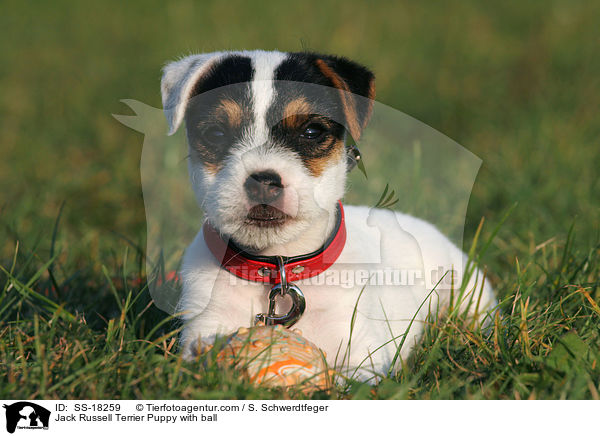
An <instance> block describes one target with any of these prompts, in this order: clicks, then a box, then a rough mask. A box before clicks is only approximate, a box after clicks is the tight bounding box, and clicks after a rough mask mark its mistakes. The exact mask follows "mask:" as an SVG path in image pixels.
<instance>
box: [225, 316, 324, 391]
mask: <svg viewBox="0 0 600 436" xmlns="http://www.w3.org/2000/svg"><path fill="white" fill-rule="evenodd" d="M216 360H217V363H219V364H229V365H230V366H232V367H234V368H236V369H237V370H240V371H241V372H242V374H243V375H244V376H245V377H247V378H249V379H250V381H252V382H253V383H255V384H261V385H263V386H270V387H274V386H278V387H291V386H298V387H300V388H301V389H302V390H303V391H304V392H314V391H317V390H325V389H327V388H329V387H330V385H331V383H330V373H329V371H328V369H327V363H326V362H325V356H324V354H323V352H322V351H321V350H319V348H318V347H317V346H316V345H315V344H313V343H312V342H310V341H308V340H306V339H305V338H303V337H302V336H301V332H300V331H299V330H288V329H285V328H283V327H282V326H281V325H277V326H256V327H252V328H249V329H248V328H245V327H242V328H240V329H238V331H237V332H236V333H234V334H232V335H231V336H229V338H228V339H227V342H226V345H225V346H224V348H223V349H222V350H221V351H219V353H218V354H217V358H216Z"/></svg>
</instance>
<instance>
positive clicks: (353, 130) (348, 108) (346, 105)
mask: <svg viewBox="0 0 600 436" xmlns="http://www.w3.org/2000/svg"><path fill="white" fill-rule="evenodd" d="M315 63H316V65H317V67H318V68H319V70H320V71H321V73H323V75H324V76H325V77H327V78H328V79H329V80H331V83H333V86H335V87H336V88H337V89H339V90H340V98H341V100H342V107H343V109H344V115H345V116H346V122H347V123H348V130H349V131H350V135H352V137H353V138H354V139H355V140H356V141H358V139H359V138H360V134H361V130H362V129H361V126H360V124H359V122H358V114H357V113H356V106H355V104H354V101H353V99H352V94H351V92H350V88H348V85H347V84H346V82H345V81H344V80H343V79H342V78H341V77H340V76H339V75H338V74H337V73H336V72H335V71H333V70H332V69H331V68H330V67H329V66H328V65H327V64H326V63H325V61H323V60H322V59H317V60H316V61H315Z"/></svg>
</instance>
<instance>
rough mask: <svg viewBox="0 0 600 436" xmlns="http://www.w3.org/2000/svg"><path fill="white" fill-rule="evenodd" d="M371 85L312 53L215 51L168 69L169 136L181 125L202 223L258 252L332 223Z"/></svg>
mask: <svg viewBox="0 0 600 436" xmlns="http://www.w3.org/2000/svg"><path fill="white" fill-rule="evenodd" d="M373 79H374V78H373V74H372V73H371V72H370V71H368V70H367V69H366V68H364V67H362V66H360V65H358V64H356V63H354V62H352V61H349V60H347V59H344V58H339V57H333V56H322V55H317V54H313V53H280V52H264V51H253V52H217V53H209V54H202V55H194V56H188V57H186V58H183V59H181V60H179V61H176V62H173V63H170V64H168V65H167V66H166V67H165V68H164V74H163V78H162V83H161V89H162V98H163V106H164V108H165V113H166V116H167V119H168V121H169V127H170V133H173V132H175V131H176V130H177V128H178V127H179V125H180V124H181V123H182V122H183V121H185V126H186V131H187V137H188V143H189V172H190V179H191V183H192V187H193V189H194V192H195V195H196V197H197V199H198V202H199V203H200V205H201V206H202V207H203V209H204V211H205V213H206V216H207V218H208V220H209V221H210V222H211V224H212V225H214V226H215V227H216V228H217V229H219V230H220V231H221V232H222V233H223V234H225V235H229V236H230V237H232V238H233V239H234V240H235V241H236V242H237V243H238V244H240V245H242V246H245V247H249V248H252V249H256V250H262V249H264V248H267V247H269V246H273V245H278V244H284V243H286V242H289V241H291V240H293V239H295V238H297V237H298V236H300V235H301V233H302V232H303V231H305V230H306V229H307V228H309V227H310V226H311V225H312V224H313V223H314V222H315V221H316V220H320V219H327V218H328V217H329V216H331V215H332V214H333V213H334V211H335V207H336V202H337V200H339V199H340V198H341V197H342V196H343V193H344V187H345V181H346V170H347V165H348V159H347V155H346V152H345V145H344V141H345V139H346V136H347V135H351V136H352V137H353V139H354V140H358V139H359V137H360V134H361V132H362V129H363V128H364V126H365V124H366V123H367V121H368V118H369V116H370V112H371V108H372V99H373V97H374V85H373Z"/></svg>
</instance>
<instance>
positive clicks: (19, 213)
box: [0, 0, 600, 275]
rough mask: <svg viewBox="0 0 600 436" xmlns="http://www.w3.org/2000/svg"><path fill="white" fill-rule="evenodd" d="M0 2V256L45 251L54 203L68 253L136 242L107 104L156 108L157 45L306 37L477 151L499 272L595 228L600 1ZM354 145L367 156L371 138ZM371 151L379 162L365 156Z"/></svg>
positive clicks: (472, 211) (135, 136) (480, 210)
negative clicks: (370, 74) (543, 246)
mask: <svg viewBox="0 0 600 436" xmlns="http://www.w3.org/2000/svg"><path fill="white" fill-rule="evenodd" d="M0 7H1V10H2V12H1V13H0V28H2V34H3V38H0V55H1V62H0V90H1V92H0V152H1V156H2V159H0V192H1V194H0V207H1V210H0V213H1V216H0V218H1V220H2V224H3V231H2V233H1V234H2V235H3V236H2V237H1V238H2V239H3V240H4V241H2V240H1V239H0V246H1V247H2V257H3V258H4V259H7V258H8V257H9V256H11V255H12V253H13V252H14V246H15V241H16V240H17V239H19V240H21V243H22V244H23V243H26V241H30V243H31V244H33V243H35V242H38V243H39V246H38V247H37V252H38V254H40V256H42V258H43V254H44V250H49V247H50V239H51V235H52V226H53V223H54V221H55V219H56V217H57V215H58V212H59V209H60V206H61V204H62V203H63V202H65V206H64V212H63V215H62V220H61V226H60V233H59V239H60V241H61V243H62V247H65V248H66V250H64V256H73V257H72V260H73V261H75V263H77V262H83V260H81V259H82V258H81V257H79V256H78V255H77V253H81V252H85V253H87V255H86V258H87V257H88V255H89V258H91V259H99V258H100V259H101V258H102V254H101V253H100V252H99V250H102V247H103V246H105V245H106V244H105V242H106V241H109V243H108V245H109V246H110V245H112V244H113V242H114V241H116V240H118V237H116V236H115V234H119V235H123V236H125V237H127V238H129V239H131V240H132V241H135V242H136V243H140V244H141V243H143V239H144V237H145V217H144V206H143V200H142V196H141V188H140V174H139V158H140V152H141V148H142V143H143V136H142V135H141V134H140V133H137V132H135V131H133V130H131V129H129V128H127V127H125V126H123V125H122V124H120V123H119V122H117V121H116V120H115V119H114V118H113V117H112V116H111V114H113V113H117V114H119V113H121V114H123V113H125V114H128V113H131V112H130V111H129V109H127V108H126V107H125V106H124V105H123V104H122V103H120V102H119V100H120V99H123V98H132V99H136V100H139V101H142V102H144V103H147V104H150V105H152V106H155V107H160V95H159V81H160V69H161V67H162V66H163V65H164V63H165V62H166V61H167V60H172V59H174V58H177V57H179V56H182V55H185V54H189V53H195V52H207V51H214V50H224V49H255V48H261V49H278V50H284V51H289V50H302V49H309V50H314V51H318V52H324V53H333V54H338V55H343V56H347V57H349V58H351V59H355V60H357V61H359V62H361V63H364V64H365V65H367V66H369V67H370V68H371V69H372V70H373V71H374V72H375V73H376V75H377V99H378V101H380V102H382V103H385V104H387V105H389V106H392V107H394V108H396V109H398V110H400V111H403V112H405V113H407V114H409V115H411V116H414V117H415V118H417V119H419V120H421V121H423V122H424V123H426V124H428V125H429V126H431V127H433V128H435V129H437V130H439V131H440V132H442V133H444V134H445V135H447V136H449V137H450V138H452V139H454V140H455V141H457V142H458V143H460V144H461V145H463V146H464V147H466V148H467V149H469V150H471V151H472V152H473V153H475V154H476V155H477V156H479V157H480V158H481V159H482V160H483V166H482V169H481V171H480V173H479V176H478V178H477V181H476V184H475V187H474V191H473V194H472V197H471V202H470V204H469V210H468V216H467V235H472V234H473V231H474V229H475V228H476V226H477V224H478V222H479V220H480V219H481V217H485V218H486V219H487V220H490V221H491V222H492V223H497V222H498V221H499V220H500V218H501V216H502V214H503V213H504V212H505V211H506V210H507V209H508V208H509V207H510V205H512V204H513V203H514V202H518V206H517V208H516V210H515V211H514V212H513V214H512V215H511V217H510V218H509V220H508V222H507V224H506V225H505V226H504V227H503V228H502V230H501V232H500V235H499V238H498V239H496V242H495V249H496V251H495V252H494V255H493V256H492V258H491V259H490V261H491V263H492V264H493V266H494V267H495V268H493V269H495V270H496V271H497V272H496V274H497V275H502V274H503V272H502V268H503V266H502V265H501V263H502V260H500V261H499V260H498V259H502V258H503V259H504V260H505V261H506V262H508V263H510V262H513V259H514V256H515V254H518V253H519V252H521V251H528V250H530V249H531V247H535V246H536V245H537V244H540V243H542V242H544V241H546V240H548V239H550V238H553V237H558V238H563V239H564V235H565V234H566V232H567V230H568V228H569V226H570V225H571V223H572V222H573V221H574V220H575V217H578V218H577V220H576V229H577V234H578V235H579V237H578V241H580V243H581V244H584V245H585V244H589V243H590V240H597V236H598V222H599V220H598V218H599V217H600V207H599V203H600V180H599V177H598V168H600V143H599V136H600V118H599V116H598V108H600V74H599V73H600V31H599V26H598V22H599V20H598V19H599V17H600V3H599V2H582V1H573V2H567V1H548V2H531V3H529V2H522V1H508V2H502V4H496V3H494V4H491V3H489V4H487V3H484V2H475V1H457V2H444V3H437V2H435V3H434V2H421V3H408V2H359V1H348V0H347V1H343V2H323V1H303V2H290V1H273V2H259V1H256V2H244V1H227V2H225V1H220V2H217V1H203V2H193V1H177V2H162V1H146V2H141V1H136V2H118V1H112V2H63V1H56V2H38V3H35V4H31V3H26V2H16V1H4V2H2V6H0ZM363 153H364V154H365V155H366V156H367V158H369V154H368V153H369V150H363ZM369 164H370V165H371V166H370V171H371V172H374V171H375V172H376V171H377V170H378V169H377V166H376V165H377V162H376V158H375V159H374V158H372V157H370V158H369ZM384 164H385V163H382V165H384ZM396 188H398V187H396ZM379 192H380V187H377V192H373V197H375V200H376V197H377V194H378V193H379ZM352 200H354V201H368V202H369V203H371V204H372V203H374V201H375V200H373V198H372V197H370V198H369V199H366V198H352ZM398 208H399V209H402V204H401V202H400V204H399V206H398ZM40 250H41V251H40ZM505 266H506V265H505Z"/></svg>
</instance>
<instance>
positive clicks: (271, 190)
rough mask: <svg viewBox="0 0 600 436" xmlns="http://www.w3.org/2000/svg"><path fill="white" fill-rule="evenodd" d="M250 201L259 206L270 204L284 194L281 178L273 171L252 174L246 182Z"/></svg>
mask: <svg viewBox="0 0 600 436" xmlns="http://www.w3.org/2000/svg"><path fill="white" fill-rule="evenodd" d="M244 189H245V190H246V194H248V199H249V200H250V201H252V202H255V203H258V204H270V203H273V202H274V201H275V200H277V199H278V198H279V197H280V196H281V193H282V192H283V185H282V184H281V177H280V176H279V174H277V173H275V172H273V171H261V172H260V173H254V174H251V175H250V177H248V178H247V179H246V181H245V182H244Z"/></svg>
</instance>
